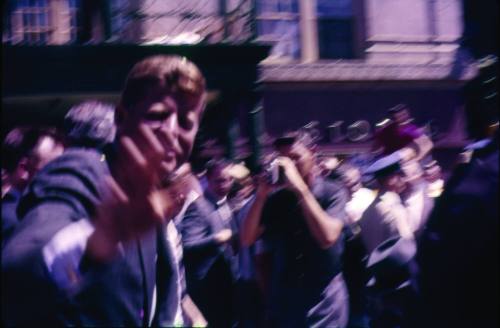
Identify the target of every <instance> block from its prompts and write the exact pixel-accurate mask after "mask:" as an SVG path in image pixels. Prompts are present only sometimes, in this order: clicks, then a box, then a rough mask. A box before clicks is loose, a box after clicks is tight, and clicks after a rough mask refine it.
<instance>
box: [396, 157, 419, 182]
mask: <svg viewBox="0 0 500 328" xmlns="http://www.w3.org/2000/svg"><path fill="white" fill-rule="evenodd" d="M401 170H402V171H403V173H404V175H405V181H406V182H407V183H409V184H410V185H412V186H415V185H417V184H418V183H419V182H420V181H421V180H422V178H423V175H424V171H423V170H422V166H421V165H420V163H419V162H418V161H417V160H414V159H412V160H409V161H406V162H405V163H403V164H402V165H401Z"/></svg>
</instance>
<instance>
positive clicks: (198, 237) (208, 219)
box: [178, 193, 235, 287]
mask: <svg viewBox="0 0 500 328" xmlns="http://www.w3.org/2000/svg"><path fill="white" fill-rule="evenodd" d="M231 221H233V220H232V218H231ZM178 228H179V231H180V232H181V234H182V244H183V248H184V263H185V267H186V277H187V280H188V285H189V284H196V282H197V281H201V280H203V279H204V278H205V277H206V275H207V274H208V272H209V271H210V269H211V268H213V266H214V265H215V264H218V265H221V264H222V265H223V266H225V267H226V268H227V270H230V271H231V274H234V273H235V272H234V261H235V259H234V256H233V252H232V250H231V245H230V244H229V243H228V244H225V245H220V244H218V243H217V242H216V241H215V238H214V236H215V234H216V233H218V232H219V231H221V230H223V229H225V228H231V229H232V230H233V233H234V232H235V231H234V230H235V229H233V228H232V227H231V226H227V225H225V224H224V222H223V220H222V218H221V217H220V215H219V213H218V212H217V207H216V205H215V201H212V200H211V198H210V197H209V196H208V195H207V194H206V193H205V195H204V196H203V197H199V198H198V199H196V200H195V201H194V202H193V203H191V204H190V206H189V207H188V208H187V210H186V214H185V215H184V218H183V219H182V220H181V222H180V223H179V226H178ZM218 262H221V263H218ZM188 287H189V286H188Z"/></svg>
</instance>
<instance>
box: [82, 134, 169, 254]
mask: <svg viewBox="0 0 500 328" xmlns="http://www.w3.org/2000/svg"><path fill="white" fill-rule="evenodd" d="M164 158H165V157H164V149H163V148H162V145H161V144H160V142H159V141H158V139H157V138H156V136H155V135H154V133H153V132H152V131H151V129H150V128H148V127H147V126H145V125H140V126H139V128H138V129H137V131H136V133H134V134H133V135H131V136H122V137H121V138H120V140H119V149H118V154H117V158H116V161H115V162H114V163H113V167H112V168H111V172H112V177H107V178H106V179H105V187H106V188H105V190H107V191H106V194H105V196H104V199H103V201H102V203H101V204H100V206H98V208H97V212H96V217H95V220H94V223H95V228H96V229H95V231H94V234H93V236H91V238H90V240H89V249H90V250H91V252H93V253H94V255H95V256H96V257H98V258H108V257H110V256H112V254H113V253H114V252H115V251H116V246H117V244H118V243H119V242H126V241H128V240H131V239H133V238H135V237H138V236H140V235H142V234H144V233H146V232H147V231H149V230H151V229H153V228H154V227H155V226H157V225H158V224H160V223H162V222H163V221H164V220H165V219H166V216H167V215H168V214H169V212H171V211H170V210H169V209H170V207H171V206H173V202H171V201H169V197H165V192H164V191H162V190H160V189H159V185H160V180H161V179H162V178H163V177H162V176H160V172H162V171H161V166H162V161H163V160H164ZM162 173H165V172H162ZM97 246H98V247H97Z"/></svg>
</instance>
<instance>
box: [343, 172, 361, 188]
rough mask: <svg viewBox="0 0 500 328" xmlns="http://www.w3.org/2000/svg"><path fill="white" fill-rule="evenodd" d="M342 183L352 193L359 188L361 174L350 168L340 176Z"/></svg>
mask: <svg viewBox="0 0 500 328" xmlns="http://www.w3.org/2000/svg"><path fill="white" fill-rule="evenodd" d="M342 181H343V183H344V185H345V186H346V188H347V189H349V190H350V191H351V192H352V193H354V192H355V191H357V190H358V189H359V188H361V173H360V172H359V170H358V169H357V168H351V169H349V170H347V171H346V172H345V174H344V175H343V176H342Z"/></svg>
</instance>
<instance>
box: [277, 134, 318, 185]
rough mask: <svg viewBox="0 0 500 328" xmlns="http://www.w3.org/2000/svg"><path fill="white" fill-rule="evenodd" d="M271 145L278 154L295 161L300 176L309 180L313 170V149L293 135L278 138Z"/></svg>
mask: <svg viewBox="0 0 500 328" xmlns="http://www.w3.org/2000/svg"><path fill="white" fill-rule="evenodd" d="M273 145H274V148H275V149H276V151H277V152H278V154H279V155H280V156H286V157H288V158H290V159H291V160H292V161H293V162H294V163H295V166H296V167H297V170H298V171H299V173H300V175H301V176H302V178H303V179H304V180H305V181H306V182H309V181H310V178H311V177H312V175H313V173H314V172H315V158H314V153H313V151H312V150H311V149H310V148H309V147H308V146H307V145H306V144H305V143H304V142H303V141H301V139H299V138H297V137H296V136H295V135H289V136H284V137H281V138H278V139H276V141H275V142H274V144H273Z"/></svg>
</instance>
